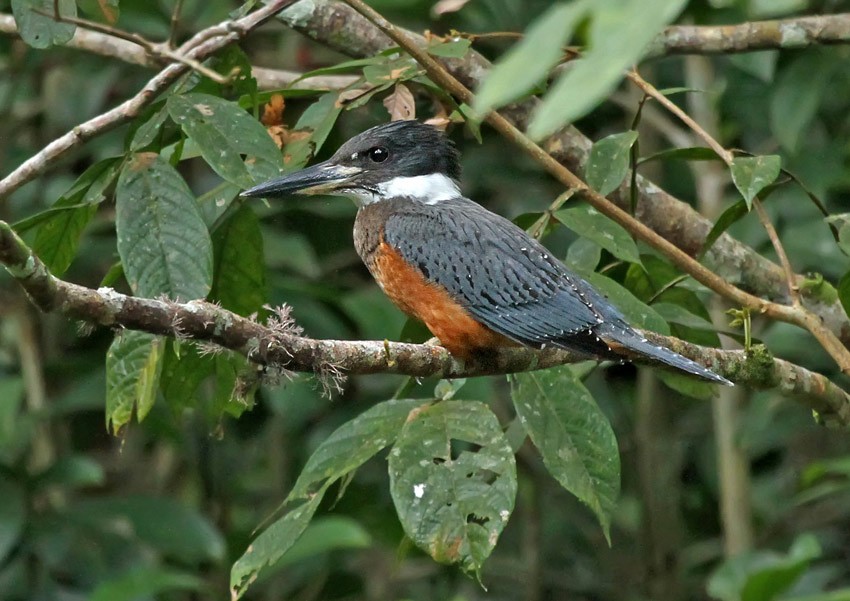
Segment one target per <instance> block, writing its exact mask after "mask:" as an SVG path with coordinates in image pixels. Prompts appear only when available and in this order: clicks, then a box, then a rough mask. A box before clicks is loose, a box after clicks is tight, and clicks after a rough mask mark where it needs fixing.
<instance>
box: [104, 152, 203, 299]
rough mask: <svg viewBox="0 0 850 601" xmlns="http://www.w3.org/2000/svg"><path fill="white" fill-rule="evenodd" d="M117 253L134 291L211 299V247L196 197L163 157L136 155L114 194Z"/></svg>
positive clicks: (155, 294) (144, 294)
mask: <svg viewBox="0 0 850 601" xmlns="http://www.w3.org/2000/svg"><path fill="white" fill-rule="evenodd" d="M115 201H116V202H115V204H116V206H115V213H116V215H115V229H116V231H117V235H118V254H119V256H120V257H121V262H122V264H123V265H124V273H125V275H126V277H127V281H128V282H129V283H130V287H131V288H132V289H133V293H134V294H136V295H139V296H146V297H153V296H157V295H160V294H165V295H167V296H168V297H170V298H173V299H180V300H189V299H198V298H204V297H206V295H207V293H208V292H209V291H210V285H211V283H212V243H211V241H210V235H209V231H208V230H207V227H206V225H205V224H204V220H203V218H202V217H201V213H200V210H199V209H198V205H197V203H196V202H195V197H194V196H193V195H192V192H191V191H190V190H189V187H188V186H187V185H186V182H184V181H183V178H182V177H180V174H179V173H177V171H176V170H175V169H174V167H172V166H171V165H169V164H168V162H167V161H166V160H165V159H163V158H162V157H161V156H159V155H156V154H153V153H141V154H136V155H134V156H133V157H132V159H131V160H130V161H129V162H128V163H127V164H126V165H125V166H124V168H123V169H122V170H121V175H120V176H119V178H118V188H117V190H116V193H115Z"/></svg>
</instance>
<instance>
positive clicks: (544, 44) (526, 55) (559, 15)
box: [473, 0, 591, 115]
mask: <svg viewBox="0 0 850 601" xmlns="http://www.w3.org/2000/svg"><path fill="white" fill-rule="evenodd" d="M590 5H591V3H590V2H587V1H586V0H577V1H576V2H570V3H559V4H556V5H555V6H553V7H551V8H550V9H549V10H547V11H546V12H544V13H543V14H542V15H540V16H539V17H538V18H537V19H536V20H535V21H534V22H533V23H532V24H531V25H530V26H529V28H528V29H527V30H526V32H525V35H524V36H523V39H522V40H520V41H519V42H517V43H516V45H515V46H514V47H513V48H511V49H510V50H509V51H508V52H506V53H505V55H504V56H502V57H501V58H500V59H499V60H498V61H496V63H495V64H494V65H493V67H492V68H491V69H490V73H489V74H488V75H487V77H486V78H485V79H484V81H483V82H482V84H481V87H480V88H479V89H478V93H477V94H476V97H475V102H474V103H473V108H474V110H475V111H476V112H478V113H480V114H482V115H484V114H486V113H487V112H489V111H491V110H493V109H496V108H499V107H501V106H504V105H506V104H509V103H511V102H513V101H515V100H518V99H520V98H522V97H523V96H524V95H525V94H527V93H528V91H529V90H530V89H531V88H532V87H534V86H535V85H537V84H539V83H540V82H541V81H542V80H543V79H544V78H545V77H546V75H547V74H548V73H549V70H550V69H551V68H552V67H554V66H555V65H556V64H557V63H558V61H559V60H561V57H562V56H563V49H562V47H563V46H564V44H566V42H567V40H568V39H569V38H570V35H572V32H573V30H574V29H575V27H576V25H577V24H578V23H579V21H580V20H581V19H582V18H583V17H584V15H585V14H586V13H587V11H588V9H589V7H590Z"/></svg>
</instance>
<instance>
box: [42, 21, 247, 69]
mask: <svg viewBox="0 0 850 601" xmlns="http://www.w3.org/2000/svg"><path fill="white" fill-rule="evenodd" d="M33 12H36V13H39V14H41V15H44V16H46V17H54V16H53V15H50V14H49V13H46V12H44V11H41V10H38V9H33ZM54 18H55V19H56V20H57V21H59V22H64V23H71V24H73V25H76V26H77V27H82V28H83V29H90V30H92V31H97V32H99V33H103V34H106V35H111V36H114V37H116V38H119V39H121V40H125V41H128V42H132V43H133V44H138V45H139V46H141V47H142V48H144V49H145V51H146V52H148V53H149V54H150V55H151V56H154V57H160V58H166V59H169V60H171V61H173V62H175V63H183V64H184V65H186V66H187V67H189V68H191V69H193V70H194V71H197V72H198V73H200V74H201V75H203V76H204V77H208V78H210V79H211V80H213V81H214V82H216V83H218V84H222V85H224V84H226V83H228V82H229V81H230V77H229V76H225V75H222V74H221V73H217V72H215V71H213V70H212V69H210V68H209V67H205V66H204V65H202V64H201V63H200V62H198V61H197V60H195V59H193V58H192V57H190V56H185V55H183V54H181V53H180V52H176V51H174V50H172V49H171V48H170V47H169V46H168V44H156V43H154V42H151V41H150V40H148V39H146V38H145V37H143V36H141V35H139V34H138V33H132V32H128V31H123V30H121V29H118V28H117V27H112V26H110V25H104V24H103V23H98V22H97V21H89V20H88V19H80V18H79V17H62V16H55V17H54Z"/></svg>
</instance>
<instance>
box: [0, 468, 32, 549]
mask: <svg viewBox="0 0 850 601" xmlns="http://www.w3.org/2000/svg"><path fill="white" fill-rule="evenodd" d="M26 518H27V499H26V494H25V492H24V489H23V487H21V486H20V485H19V484H18V483H16V482H14V481H12V480H9V479H7V478H6V477H5V476H3V475H0V562H5V561H4V560H5V559H6V556H7V555H8V554H9V552H10V551H11V550H12V549H14V548H15V546H16V545H17V544H18V539H19V538H20V536H21V533H22V532H23V530H24V525H25V524H26Z"/></svg>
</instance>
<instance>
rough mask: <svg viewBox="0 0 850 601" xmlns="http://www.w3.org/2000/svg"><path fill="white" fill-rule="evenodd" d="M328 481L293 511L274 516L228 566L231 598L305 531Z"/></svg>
mask: <svg viewBox="0 0 850 601" xmlns="http://www.w3.org/2000/svg"><path fill="white" fill-rule="evenodd" d="M328 486H330V483H328V484H325V485H324V486H323V487H322V488H321V489H320V490H318V491H317V492H316V493H315V494H313V495H312V496H311V497H310V499H309V500H308V501H305V502H304V503H302V504H301V505H299V506H298V507H296V508H295V509H293V510H292V511H289V512H288V513H287V514H286V515H284V516H283V517H282V518H280V519H278V520H276V521H275V522H274V523H273V524H272V525H271V526H269V527H268V528H266V529H265V530H263V532H262V533H261V534H260V535H259V536H258V537H257V538H255V539H254V540H253V542H252V543H251V544H250V545H249V546H248V548H247V549H246V550H245V553H243V554H242V557H240V558H239V559H237V560H236V563H234V564H233V567H232V568H231V570H230V598H231V599H239V598H241V597H242V595H244V594H245V591H246V590H247V589H248V586H249V585H250V584H251V583H252V582H253V581H254V580H256V578H257V575H258V574H259V572H260V570H262V569H263V568H265V567H266V566H271V565H274V564H275V563H277V561H278V560H279V559H280V558H281V557H283V554H284V553H286V552H287V551H288V550H289V549H290V548H292V545H294V544H295V541H297V540H298V538H299V537H300V536H301V535H302V534H303V533H304V530H305V529H306V528H307V525H308V524H309V523H310V519H311V518H312V517H313V514H314V513H316V509H317V508H318V507H319V503H320V502H321V501H322V498H323V497H324V496H325V491H327V489H328Z"/></svg>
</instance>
